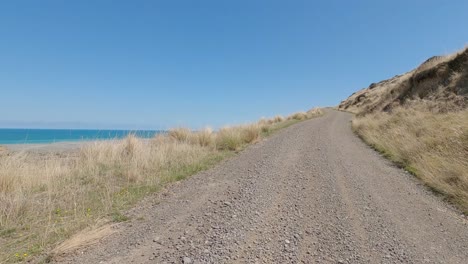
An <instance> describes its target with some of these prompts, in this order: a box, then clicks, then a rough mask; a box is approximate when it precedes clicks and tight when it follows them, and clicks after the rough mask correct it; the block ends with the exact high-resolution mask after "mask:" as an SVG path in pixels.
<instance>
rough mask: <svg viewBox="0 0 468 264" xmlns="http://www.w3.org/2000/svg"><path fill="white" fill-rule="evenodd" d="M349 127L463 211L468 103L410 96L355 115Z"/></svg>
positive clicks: (467, 195)
mask: <svg viewBox="0 0 468 264" xmlns="http://www.w3.org/2000/svg"><path fill="white" fill-rule="evenodd" d="M447 109H451V111H447ZM353 128H354V130H355V132H356V133H357V134H358V135H359V136H360V137H361V138H363V139H364V141H366V142H367V143H368V144H370V145H371V146H373V147H374V148H375V149H376V150H378V151H380V152H381V153H382V154H383V155H384V156H386V157H387V158H389V159H391V160H392V161H394V162H396V163H397V164H398V165H400V166H401V167H403V168H405V169H406V170H407V171H409V172H410V173H412V174H414V175H415V176H417V177H418V178H420V179H421V180H422V181H423V182H424V183H425V184H426V185H427V186H429V187H430V188H431V189H432V190H433V191H435V192H437V193H440V194H442V195H444V197H446V198H447V199H448V200H449V201H450V202H452V203H453V204H455V205H457V206H458V207H459V208H460V209H461V210H462V211H463V212H464V213H465V214H468V109H457V107H456V105H450V104H448V103H441V102H431V101H420V102H412V103H408V104H406V105H405V106H400V107H397V108H394V109H393V110H392V111H390V112H374V113H369V114H366V115H363V116H358V117H356V118H355V119H354V120H353Z"/></svg>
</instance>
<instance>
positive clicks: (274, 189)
mask: <svg viewBox="0 0 468 264" xmlns="http://www.w3.org/2000/svg"><path fill="white" fill-rule="evenodd" d="M350 118H351V115H350V114H347V113H342V112H337V111H328V113H327V114H326V115H325V116H324V117H321V118H316V119H313V120H308V121H305V122H302V123H299V124H296V125H294V126H291V127H289V128H286V129H284V130H282V131H280V132H278V133H277V134H275V135H273V136H272V137H270V138H268V139H266V140H264V141H262V142H260V143H258V144H256V145H253V146H251V147H249V148H248V149H246V150H245V151H243V152H242V153H240V154H239V155H237V156H235V157H233V158H231V159H229V160H226V161H224V162H222V163H221V164H219V165H218V166H216V167H215V168H213V169H210V170H208V171H205V172H202V173H199V174H197V175H194V176H192V177H190V178H188V179H187V180H184V181H182V182H180V183H177V184H174V185H172V186H170V187H169V188H168V189H167V190H166V191H165V192H164V193H162V194H159V195H157V196H154V197H149V198H148V199H146V200H145V201H142V202H141V203H140V204H139V205H138V206H137V207H136V208H134V209H133V210H131V211H130V212H129V214H130V215H131V217H132V219H134V220H132V221H130V222H127V223H122V224H119V225H117V226H116V232H115V233H114V234H112V235H111V236H109V237H106V238H104V239H103V240H102V241H101V242H100V243H99V244H97V245H94V246H89V247H86V248H82V249H80V250H78V251H76V252H74V253H73V254H67V255H63V256H55V258H54V261H55V262H59V263H468V261H467V260H468V226H467V221H466V219H465V218H464V217H462V216H461V215H460V214H459V213H458V212H457V211H455V210H453V209H451V208H450V207H449V206H448V205H446V204H445V203H443V202H442V201H440V199H439V198H437V197H435V196H433V195H432V194H431V193H430V192H429V191H427V190H426V189H425V188H424V187H422V186H421V184H420V183H419V182H418V181H417V180H416V179H414V177H412V176H410V175H408V174H406V173H404V172H403V171H402V170H400V169H398V168H395V167H394V166H392V165H391V164H390V163H389V162H388V161H386V160H385V159H383V158H382V157H380V156H379V155H378V154H377V153H375V152H374V151H373V150H371V149H370V148H368V147H367V146H366V145H365V144H363V143H362V142H361V141H360V140H359V139H358V138H357V137H356V136H355V135H354V134H353V133H352V131H351V129H350V124H349V121H350ZM142 218H143V219H142ZM138 219H140V220H138Z"/></svg>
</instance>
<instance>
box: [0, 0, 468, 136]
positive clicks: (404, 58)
mask: <svg viewBox="0 0 468 264" xmlns="http://www.w3.org/2000/svg"><path fill="white" fill-rule="evenodd" d="M467 12H468V1H466V0H465V1H455V0H453V1H440V0H439V1H433V0H419V1H418V0H412V1H407V0H406V1H400V0H397V1H336V0H331V1H330V0H328V1H325V0H323V1H312V0H310V1H299V0H297V1H295V0H282V1H279V0H263V1H262V0H235V1H234V0H198V1H192V0H186V1H181V0H166V1H163V0H151V1H142V0H135V1H106V0H99V1H96V0H91V1H87V0H80V1H63V0H56V1H50V0H41V1H35V0H30V1H24V0H15V1H13V0H12V1H0V127H16V128H20V127H28V128H98V129H106V128H108V129H110V128H123V129H167V128H169V127H175V126H187V127H191V128H194V129H196V128H201V127H204V126H212V127H215V128H216V127H220V126H223V125H229V124H240V123H245V122H250V121H254V120H257V119H259V118H260V117H272V116H274V115H276V114H282V115H287V114H289V113H292V112H295V111H299V110H308V109H310V108H312V107H314V106H335V105H337V104H339V102H340V101H341V100H343V99H345V98H347V97H348V96H349V95H350V94H352V93H353V92H354V91H356V90H358V89H361V88H364V87H367V86H368V85H369V84H370V83H372V82H378V81H380V80H383V79H386V78H389V77H392V76H394V75H396V74H401V73H404V72H406V71H409V70H411V69H413V68H415V67H416V66H417V65H418V64H420V63H421V62H423V61H424V60H425V59H427V58H429V57H431V56H434V55H441V54H447V53H451V52H454V51H456V50H458V49H461V48H463V47H464V46H465V45H466V44H467V43H468V34H467V26H468V15H467Z"/></svg>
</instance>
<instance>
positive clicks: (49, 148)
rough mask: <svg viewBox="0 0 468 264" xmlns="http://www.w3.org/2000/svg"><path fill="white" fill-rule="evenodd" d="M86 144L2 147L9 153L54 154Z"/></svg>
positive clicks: (64, 143)
mask: <svg viewBox="0 0 468 264" xmlns="http://www.w3.org/2000/svg"><path fill="white" fill-rule="evenodd" d="M85 144H90V142H89V141H86V142H83V141H81V142H57V143H44V144H4V145H2V146H3V147H5V148H7V149H8V150H10V151H14V152H18V151H28V152H38V153H51V152H52V153H55V152H69V151H75V150H78V149H80V147H82V146H83V145H85Z"/></svg>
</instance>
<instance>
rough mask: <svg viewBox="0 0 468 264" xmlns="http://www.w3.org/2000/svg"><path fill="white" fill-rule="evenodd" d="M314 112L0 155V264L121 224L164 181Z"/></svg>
mask: <svg viewBox="0 0 468 264" xmlns="http://www.w3.org/2000/svg"><path fill="white" fill-rule="evenodd" d="M321 114H322V111H321V110H311V111H309V112H304V113H296V114H293V115H291V116H290V117H287V118H283V117H280V116H277V117H275V118H273V119H263V120H260V121H259V122H257V123H253V124H248V125H243V126H234V127H226V128H223V129H220V130H219V131H217V132H212V131H211V130H209V129H205V130H202V131H196V132H193V131H190V130H188V129H184V128H177V129H173V130H171V131H169V133H167V134H165V135H158V136H157V137H155V138H153V139H150V140H141V139H138V138H136V137H134V136H129V137H127V138H125V139H123V140H116V141H101V142H95V143H92V144H89V145H85V146H84V147H83V148H82V149H80V150H79V151H78V152H77V153H72V154H69V155H68V156H64V155H59V156H57V155H46V156H39V155H37V154H33V153H27V152H22V153H8V154H6V153H0V262H2V263H3V262H21V261H27V260H30V259H32V258H33V257H34V256H35V255H38V254H41V253H43V252H47V251H48V250H50V249H52V248H53V247H54V246H55V245H57V244H59V243H60V242H62V241H64V240H66V239H67V238H69V237H70V236H72V235H73V234H75V233H77V232H79V231H80V230H83V229H84V228H86V227H89V226H94V225H96V224H98V223H101V224H102V223H109V222H120V221H126V220H128V217H127V216H126V215H125V210H126V209H128V208H129V207H131V206H132V205H134V204H135V203H136V202H137V201H139V200H141V199H142V198H143V197H145V196H147V195H148V194H151V193H154V192H156V191H158V190H159V189H160V188H162V187H163V186H165V185H166V184H167V183H170V182H173V181H177V180H181V179H184V178H185V177H187V176H189V175H192V174H194V173H196V172H199V171H201V170H205V169H207V168H209V167H211V166H213V165H214V164H216V163H217V162H219V161H220V160H222V159H223V158H225V157H227V156H230V155H232V153H235V152H237V151H239V150H242V149H243V148H244V147H246V146H247V145H249V144H252V143H255V142H257V141H259V140H261V139H262V138H263V137H266V136H268V135H270V134H271V133H273V132H274V131H276V130H278V129H281V128H284V127H286V126H289V125H292V124H294V123H297V122H299V121H301V120H305V119H309V118H313V117H316V116H319V115H321Z"/></svg>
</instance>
